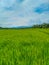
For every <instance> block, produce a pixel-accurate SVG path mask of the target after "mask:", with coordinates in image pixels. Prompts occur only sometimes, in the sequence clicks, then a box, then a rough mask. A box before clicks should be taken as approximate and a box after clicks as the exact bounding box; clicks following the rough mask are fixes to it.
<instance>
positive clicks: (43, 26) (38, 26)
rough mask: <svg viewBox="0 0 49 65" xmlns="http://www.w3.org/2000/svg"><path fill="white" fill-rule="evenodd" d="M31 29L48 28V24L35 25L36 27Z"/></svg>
mask: <svg viewBox="0 0 49 65" xmlns="http://www.w3.org/2000/svg"><path fill="white" fill-rule="evenodd" d="M33 28H49V24H48V23H43V24H40V25H38V24H36V25H33Z"/></svg>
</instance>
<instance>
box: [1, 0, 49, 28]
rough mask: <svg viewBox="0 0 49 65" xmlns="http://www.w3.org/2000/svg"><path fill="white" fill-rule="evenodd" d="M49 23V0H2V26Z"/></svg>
mask: <svg viewBox="0 0 49 65" xmlns="http://www.w3.org/2000/svg"><path fill="white" fill-rule="evenodd" d="M45 22H46V23H49V0H0V26H2V27H17V26H32V25H33V24H41V23H45Z"/></svg>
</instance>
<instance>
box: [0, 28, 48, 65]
mask: <svg viewBox="0 0 49 65" xmlns="http://www.w3.org/2000/svg"><path fill="white" fill-rule="evenodd" d="M0 65H49V29H42V28H41V29H40V28H35V29H34V28H30V29H0Z"/></svg>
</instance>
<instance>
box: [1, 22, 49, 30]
mask: <svg viewBox="0 0 49 65" xmlns="http://www.w3.org/2000/svg"><path fill="white" fill-rule="evenodd" d="M22 28H23V27H22ZM24 28H30V27H24ZM31 28H49V23H43V24H36V25H33V26H32V27H31ZM0 29H17V28H14V27H13V28H2V27H0Z"/></svg>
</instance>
